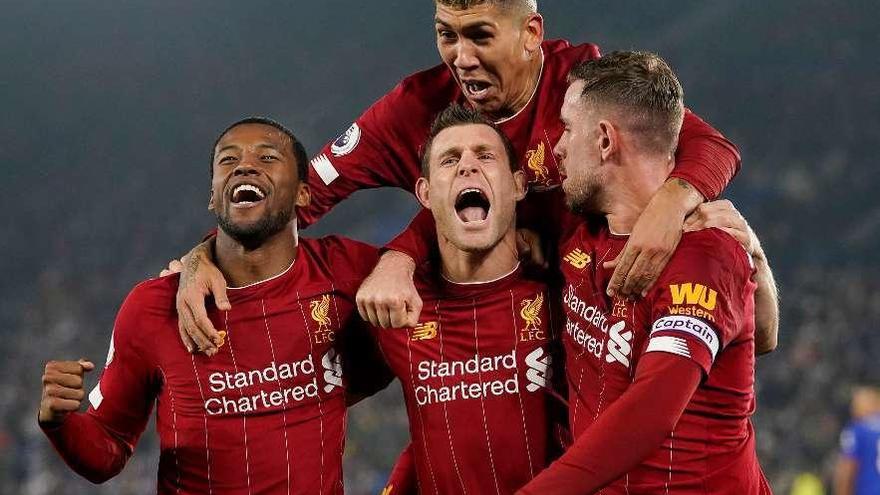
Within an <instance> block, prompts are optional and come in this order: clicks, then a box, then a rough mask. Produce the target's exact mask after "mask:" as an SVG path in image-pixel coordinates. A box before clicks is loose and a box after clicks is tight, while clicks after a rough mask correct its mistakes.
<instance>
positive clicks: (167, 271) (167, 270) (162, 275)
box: [159, 268, 172, 277]
mask: <svg viewBox="0 0 880 495" xmlns="http://www.w3.org/2000/svg"><path fill="white" fill-rule="evenodd" d="M168 275H172V272H171V270H169V269H167V268H165V269H164V270H162V271H161V272H159V277H167V276H168Z"/></svg>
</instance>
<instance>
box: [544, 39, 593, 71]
mask: <svg viewBox="0 0 880 495" xmlns="http://www.w3.org/2000/svg"><path fill="white" fill-rule="evenodd" d="M541 47H542V48H543V50H544V57H545V59H544V65H545V69H546V70H549V71H552V72H554V73H556V72H558V73H561V74H564V75H565V76H566V77H567V76H568V72H569V71H570V70H571V68H572V67H574V66H575V64H578V63H580V62H584V61H586V60H593V59H597V58H599V57H600V56H601V54H600V52H599V47H598V46H597V45H595V44H593V43H580V44H577V45H575V44H572V43H571V42H569V41H568V40H547V41H545V42H544V43H543V44H542V45H541Z"/></svg>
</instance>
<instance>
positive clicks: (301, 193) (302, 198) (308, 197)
mask: <svg viewBox="0 0 880 495" xmlns="http://www.w3.org/2000/svg"><path fill="white" fill-rule="evenodd" d="M311 201H312V191H311V190H310V189H309V185H308V184H305V183H303V182H300V183H299V187H298V188H297V191H296V203H295V204H296V206H297V207H299V208H305V207H306V206H309V203H310V202H311Z"/></svg>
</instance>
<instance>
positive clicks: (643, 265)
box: [620, 252, 651, 296]
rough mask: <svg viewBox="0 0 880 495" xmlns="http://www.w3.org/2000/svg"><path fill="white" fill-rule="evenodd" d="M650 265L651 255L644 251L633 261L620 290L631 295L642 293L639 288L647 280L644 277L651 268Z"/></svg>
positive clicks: (623, 293)
mask: <svg viewBox="0 0 880 495" xmlns="http://www.w3.org/2000/svg"><path fill="white" fill-rule="evenodd" d="M650 265H651V257H650V256H649V255H648V254H647V253H645V252H642V254H641V255H640V256H639V257H638V258H636V260H635V262H633V264H632V267H631V268H630V270H629V273H627V274H626V276H625V277H626V278H625V279H624V283H623V287H622V288H621V291H620V292H621V294H622V295H624V296H631V295H636V294H641V293H642V291H641V290H639V289H640V288H641V286H642V284H643V283H644V282H645V281H644V280H643V278H644V277H645V274H646V273H647V271H648V269H649V268H650Z"/></svg>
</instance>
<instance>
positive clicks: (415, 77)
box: [384, 64, 458, 113]
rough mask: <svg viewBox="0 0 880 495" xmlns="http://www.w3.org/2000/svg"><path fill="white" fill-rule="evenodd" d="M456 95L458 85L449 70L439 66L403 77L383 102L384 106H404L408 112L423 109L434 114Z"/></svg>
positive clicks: (442, 65)
mask: <svg viewBox="0 0 880 495" xmlns="http://www.w3.org/2000/svg"><path fill="white" fill-rule="evenodd" d="M457 95H458V85H457V84H456V82H455V79H454V78H453V77H452V74H451V73H450V72H449V68H448V67H446V65H444V64H439V65H435V66H434V67H431V68H430V69H425V70H422V71H419V72H416V73H413V74H411V75H409V76H407V77H405V78H404V79H403V80H401V81H400V83H398V84H397V86H395V87H394V89H392V90H391V91H390V92H388V94H387V95H386V96H385V99H384V100H385V103H386V104H398V105H405V106H406V107H407V110H408V111H413V110H416V111H417V110H418V109H420V108H423V109H425V110H426V111H429V112H431V113H436V112H437V111H438V108H441V107H446V106H447V105H449V103H450V102H451V101H453V100H454V99H455V98H456V97H457Z"/></svg>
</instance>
